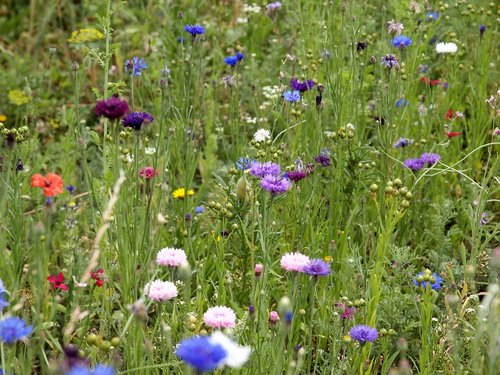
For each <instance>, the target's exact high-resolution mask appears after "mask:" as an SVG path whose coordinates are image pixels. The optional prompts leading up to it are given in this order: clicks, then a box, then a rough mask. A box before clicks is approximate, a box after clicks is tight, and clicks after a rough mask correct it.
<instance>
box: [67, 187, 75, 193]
mask: <svg viewBox="0 0 500 375" xmlns="http://www.w3.org/2000/svg"><path fill="white" fill-rule="evenodd" d="M66 190H67V191H68V193H70V194H71V195H73V193H74V192H75V187H74V186H73V185H68V186H66Z"/></svg>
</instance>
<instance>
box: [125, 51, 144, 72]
mask: <svg viewBox="0 0 500 375" xmlns="http://www.w3.org/2000/svg"><path fill="white" fill-rule="evenodd" d="M147 67H148V65H147V64H146V62H145V61H144V59H142V58H141V59H139V58H138V57H137V56H134V58H133V59H132V60H127V61H125V72H126V73H129V74H132V75H133V76H136V77H137V76H140V75H141V71H142V70H144V69H146V68H147Z"/></svg>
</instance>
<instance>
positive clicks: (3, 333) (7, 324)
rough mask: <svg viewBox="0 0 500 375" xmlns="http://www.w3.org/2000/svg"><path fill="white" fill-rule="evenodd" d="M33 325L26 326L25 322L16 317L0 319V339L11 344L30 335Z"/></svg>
mask: <svg viewBox="0 0 500 375" xmlns="http://www.w3.org/2000/svg"><path fill="white" fill-rule="evenodd" d="M31 332H33V326H27V325H26V322H25V321H24V320H22V319H20V318H17V317H14V316H12V317H10V318H6V319H4V320H1V321H0V340H1V341H3V342H5V343H7V344H13V343H14V342H16V341H17V340H22V339H24V338H25V337H27V336H29V335H31Z"/></svg>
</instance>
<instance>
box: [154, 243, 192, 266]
mask: <svg viewBox="0 0 500 375" xmlns="http://www.w3.org/2000/svg"><path fill="white" fill-rule="evenodd" d="M185 263H187V257H186V253H185V251H184V250H182V249H175V248H173V247H166V248H164V249H161V250H160V251H159V252H158V255H156V264H158V265H160V266H167V267H179V266H181V265H183V264H185Z"/></svg>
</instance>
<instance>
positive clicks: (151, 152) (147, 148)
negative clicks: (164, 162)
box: [144, 147, 156, 155]
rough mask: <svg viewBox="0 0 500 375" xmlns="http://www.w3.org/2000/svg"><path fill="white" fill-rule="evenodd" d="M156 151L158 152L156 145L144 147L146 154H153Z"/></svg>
mask: <svg viewBox="0 0 500 375" xmlns="http://www.w3.org/2000/svg"><path fill="white" fill-rule="evenodd" d="M155 152H156V148H155V147H146V148H145V149H144V153H145V154H146V155H153V154H154V153H155Z"/></svg>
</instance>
